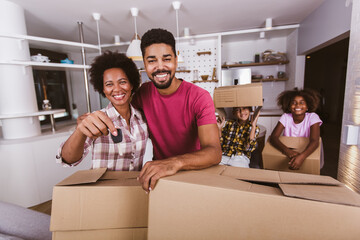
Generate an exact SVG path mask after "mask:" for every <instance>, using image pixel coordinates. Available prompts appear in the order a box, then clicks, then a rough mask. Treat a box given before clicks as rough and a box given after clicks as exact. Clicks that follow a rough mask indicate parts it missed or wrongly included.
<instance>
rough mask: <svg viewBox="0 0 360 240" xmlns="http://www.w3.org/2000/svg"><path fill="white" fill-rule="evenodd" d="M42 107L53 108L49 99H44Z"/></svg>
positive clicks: (44, 108)
mask: <svg viewBox="0 0 360 240" xmlns="http://www.w3.org/2000/svg"><path fill="white" fill-rule="evenodd" d="M42 109H43V110H50V109H51V104H50V101H49V100H48V99H45V100H43V104H42Z"/></svg>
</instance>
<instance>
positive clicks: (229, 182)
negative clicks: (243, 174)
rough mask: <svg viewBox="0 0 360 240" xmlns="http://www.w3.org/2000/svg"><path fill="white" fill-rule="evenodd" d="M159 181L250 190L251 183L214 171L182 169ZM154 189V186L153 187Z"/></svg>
mask: <svg viewBox="0 0 360 240" xmlns="http://www.w3.org/2000/svg"><path fill="white" fill-rule="evenodd" d="M161 181H175V182H182V183H188V184H196V185H205V186H210V187H220V188H227V189H236V190H246V191H248V190H250V188H251V185H252V184H251V183H248V182H244V181H239V180H237V179H234V178H231V177H226V176H225V177H224V176H220V175H217V174H214V173H208V172H202V171H196V170H195V171H182V172H178V173H176V174H175V175H172V176H168V177H164V178H161V179H160V180H159V183H160V182H161ZM155 189H156V187H155Z"/></svg>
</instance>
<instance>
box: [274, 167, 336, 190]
mask: <svg viewBox="0 0 360 240" xmlns="http://www.w3.org/2000/svg"><path fill="white" fill-rule="evenodd" d="M278 173H279V177H280V182H279V183H290V184H291V183H293V184H316V185H329V186H331V185H332V186H336V185H343V183H341V182H339V181H338V180H336V179H334V178H332V177H330V176H320V175H315V174H306V173H293V172H282V171H278Z"/></svg>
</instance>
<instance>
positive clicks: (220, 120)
mask: <svg viewBox="0 0 360 240" xmlns="http://www.w3.org/2000/svg"><path fill="white" fill-rule="evenodd" d="M216 123H217V126H218V128H219V130H221V129H222V128H223V127H224V125H225V117H222V116H219V117H218V118H217V121H216Z"/></svg>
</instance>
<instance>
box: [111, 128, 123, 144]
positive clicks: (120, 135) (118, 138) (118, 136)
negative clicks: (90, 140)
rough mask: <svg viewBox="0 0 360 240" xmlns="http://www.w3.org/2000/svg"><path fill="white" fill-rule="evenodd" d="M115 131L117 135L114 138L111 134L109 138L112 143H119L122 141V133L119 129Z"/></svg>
mask: <svg viewBox="0 0 360 240" xmlns="http://www.w3.org/2000/svg"><path fill="white" fill-rule="evenodd" d="M116 130H117V133H118V135H117V136H114V135H112V134H111V138H112V140H113V141H114V143H119V142H121V141H122V132H121V129H119V128H117V129H116Z"/></svg>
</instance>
